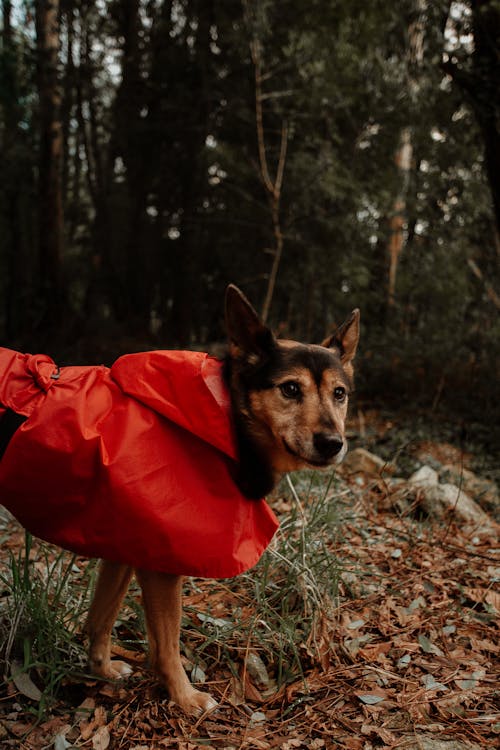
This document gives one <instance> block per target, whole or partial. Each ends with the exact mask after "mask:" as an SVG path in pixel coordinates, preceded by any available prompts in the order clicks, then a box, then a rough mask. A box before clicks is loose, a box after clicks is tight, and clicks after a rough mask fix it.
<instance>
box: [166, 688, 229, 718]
mask: <svg viewBox="0 0 500 750" xmlns="http://www.w3.org/2000/svg"><path fill="white" fill-rule="evenodd" d="M171 697H172V700H173V701H174V703H176V704H177V705H178V706H180V708H182V710H183V711H184V712H185V713H187V714H189V716H193V717H194V718H197V719H198V718H200V716H203V715H204V714H208V713H210V712H211V711H214V710H215V709H216V708H217V706H218V705H219V704H218V703H217V701H216V700H215V699H214V698H212V696H211V695H210V693H202V692H201V691H200V690H195V689H194V688H192V689H191V690H190V691H189V692H188V693H185V694H183V695H178V696H175V697H174V696H171Z"/></svg>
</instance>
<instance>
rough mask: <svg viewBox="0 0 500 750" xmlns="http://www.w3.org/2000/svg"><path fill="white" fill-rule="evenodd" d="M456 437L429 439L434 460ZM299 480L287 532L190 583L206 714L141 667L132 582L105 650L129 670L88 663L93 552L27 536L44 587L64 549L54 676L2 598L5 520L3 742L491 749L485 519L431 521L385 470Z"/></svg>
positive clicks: (285, 492)
mask: <svg viewBox="0 0 500 750" xmlns="http://www.w3.org/2000/svg"><path fill="white" fill-rule="evenodd" d="M450 450H451V452H452V453H453V450H454V449H453V447H452V446H450V447H449V448H448V449H447V446H443V445H437V444H433V443H427V444H426V451H427V453H428V454H429V453H430V454H432V453H434V456H435V457H436V461H439V460H441V461H442V460H443V458H442V455H441V454H442V453H443V451H444V452H447V454H448V455H447V459H449V453H450ZM455 450H456V449H455ZM455 458H457V456H455ZM459 458H463V457H459ZM292 482H293V483H291V482H290V481H285V482H283V483H282V486H281V487H280V488H279V490H278V492H277V493H276V496H275V497H274V498H273V500H272V502H273V505H274V507H275V510H276V511H277V513H278V514H279V515H280V517H281V520H282V526H283V530H282V531H281V532H280V533H279V535H278V537H277V539H276V541H275V542H274V544H273V547H272V549H271V550H270V551H269V553H268V554H266V556H265V558H264V559H263V560H262V561H261V563H260V564H259V566H258V568H257V569H255V570H254V571H251V572H250V573H249V574H247V575H244V576H240V577H239V578H236V579H233V580H231V581H218V582H215V581H203V580H198V579H197V580H188V581H187V582H186V592H185V600H184V604H185V616H184V629H183V658H184V662H185V667H186V669H187V670H188V672H189V673H190V674H191V678H192V679H193V680H194V681H199V682H201V683H203V685H202V688H203V689H207V690H209V691H210V692H211V693H212V695H214V697H216V698H217V700H218V701H219V704H220V708H219V709H218V711H216V712H214V713H213V714H211V715H209V716H208V717H204V718H203V719H202V720H199V721H195V720H193V719H190V718H188V717H186V716H184V715H183V714H182V712H181V711H180V710H179V709H177V708H176V707H175V706H174V705H173V704H171V703H170V702H169V700H168V698H167V697H166V695H165V693H164V692H163V691H162V689H161V688H160V687H159V686H158V685H157V683H156V681H155V679H154V678H153V677H152V676H151V675H150V673H149V672H148V669H147V663H146V658H145V654H144V648H145V643H144V635H143V633H144V624H143V621H142V615H141V610H140V606H139V598H140V594H139V592H138V591H137V590H135V589H132V591H131V594H130V596H129V598H128V606H127V607H126V608H125V610H124V612H123V613H122V614H121V619H120V620H119V621H118V622H117V626H116V638H115V644H116V645H115V649H114V650H115V653H116V655H118V656H119V657H120V658H123V657H125V658H126V659H128V661H129V662H130V664H131V665H132V667H133V670H134V671H133V675H132V677H131V678H130V679H129V680H128V681H127V682H126V683H123V684H110V683H104V682H99V681H97V680H93V679H91V678H90V677H88V675H86V674H85V663H84V655H83V654H84V651H83V648H84V639H83V636H82V634H81V626H82V625H83V620H84V612H83V609H84V607H85V606H87V603H88V596H87V591H88V588H89V580H91V579H92V577H93V575H94V572H95V565H94V563H92V562H91V563H87V561H85V560H83V559H81V558H72V557H71V556H69V555H65V556H64V557H63V558H61V556H60V555H59V552H58V550H55V549H51V548H47V546H46V545H40V544H38V543H37V542H34V543H33V546H32V548H31V549H30V551H29V552H30V560H31V562H30V565H29V568H26V570H29V573H30V575H34V576H35V578H36V574H37V572H38V574H39V576H40V577H41V580H42V582H43V581H45V584H44V592H43V595H46V592H47V591H48V590H49V589H50V586H49V585H48V584H47V575H48V574H47V570H51V571H52V575H53V577H54V578H56V579H57V581H58V582H59V581H60V580H61V578H62V575H63V574H62V573H61V572H57V575H56V574H54V571H55V570H56V563H57V564H58V565H61V566H63V567H61V568H60V570H61V571H69V574H68V580H67V582H66V583H67V586H66V585H65V587H64V592H69V593H68V597H76V598H75V601H74V602H73V601H71V602H69V604H68V601H66V602H65V601H63V589H62V588H60V589H57V590H58V594H57V597H58V598H57V601H56V602H54V600H53V598H52V599H51V597H50V596H49V600H48V601H47V606H48V608H49V609H50V608H52V610H54V608H56V609H57V608H58V609H60V610H61V611H62V614H60V615H58V616H59V620H62V622H63V627H65V628H66V630H67V632H69V633H70V636H68V641H69V643H70V648H68V646H67V644H66V645H65V647H64V648H65V649H66V650H67V651H68V655H67V657H66V656H63V657H62V662H61V663H59V665H58V666H57V669H58V670H59V673H58V675H59V676H58V681H56V680H55V678H54V672H55V671H57V669H56V667H54V666H53V665H52V664H47V657H44V658H43V659H40V657H39V656H38V660H37V649H40V644H39V643H37V639H38V641H40V640H41V636H40V634H39V633H38V632H37V631H36V627H37V626H36V624H35V625H33V623H32V624H31V626H30V622H29V618H28V620H27V622H24V624H23V619H24V620H26V609H27V606H26V603H25V602H24V603H23V602H22V601H21V602H18V604H17V607H16V606H14V607H13V604H12V598H13V594H12V582H9V575H11V570H12V566H13V563H12V562H11V561H9V555H14V558H15V556H16V555H18V553H19V550H22V549H23V545H24V532H23V531H22V530H21V529H20V528H19V526H18V525H17V524H16V523H15V522H14V521H13V520H12V519H7V518H6V519H5V520H3V521H2V527H1V529H0V536H1V539H2V551H1V560H0V562H1V563H2V569H1V570H2V580H3V586H2V588H3V597H2V599H1V601H2V610H1V613H0V615H1V618H2V620H1V622H2V630H1V631H0V632H1V635H2V640H4V648H3V649H2V652H3V655H4V656H7V657H8V661H9V664H8V665H7V664H6V663H4V670H3V671H4V673H5V680H4V682H3V687H2V694H1V695H0V747H2V748H4V747H5V748H9V747H13V748H20V750H38V748H50V747H54V748H55V749H56V750H66V749H67V748H71V747H85V748H92V749H94V750H105V748H107V747H110V748H127V749H129V750H132V749H134V750H150V749H151V750H153V749H154V748H164V747H172V748H179V749H180V750H188V749H191V748H198V747H213V748H230V747H234V748H257V749H259V748H262V749H263V750H264V749H265V748H283V750H290V749H291V748H310V750H315V749H320V748H336V747H338V748H349V749H352V750H358V749H359V750H370V749H371V748H377V747H383V748H407V749H408V750H410V749H412V748H424V750H465V748H479V747H481V748H482V747H497V746H498V744H499V741H500V713H499V711H498V696H499V675H498V664H499V660H498V652H499V648H500V647H499V639H498V622H499V621H498V614H499V611H500V602H499V594H498V580H499V577H500V565H499V557H498V552H499V550H498V547H499V544H498V536H497V534H496V532H495V525H494V523H493V522H492V524H491V526H490V527H488V529H486V530H485V529H481V530H478V529H474V528H471V527H470V526H468V527H466V528H464V525H463V524H461V523H457V519H455V518H454V517H453V514H449V516H448V517H446V518H441V519H434V520H433V519H431V518H429V517H428V516H427V515H426V514H425V513H424V512H422V510H421V508H420V506H419V504H418V496H417V497H415V496H411V497H409V498H408V497H407V498H406V500H405V502H404V503H402V502H401V492H402V487H403V489H405V487H406V485H404V483H403V485H402V484H401V483H400V484H399V485H397V486H396V488H395V486H394V485H393V484H392V482H389V481H388V480H387V479H385V478H384V477H383V476H381V475H380V474H379V475H378V476H374V475H373V474H372V475H369V474H366V473H363V472H359V471H358V472H355V473H351V474H349V472H344V473H343V474H342V475H340V476H336V477H335V478H333V479H332V478H327V477H324V476H322V477H319V478H318V476H317V475H316V476H314V477H310V476H309V475H307V474H304V475H298V476H297V477H295V478H292ZM408 494H411V493H407V495H408ZM417 495H418V493H417ZM22 565H23V563H22V562H20V563H19V565H18V568H19V567H22ZM51 565H52V568H51V567H50V566H51ZM64 566H65V567H64ZM15 567H16V566H15V564H14V568H15ZM57 570H58V571H59V568H58V569H57ZM20 577H21V578H22V576H20ZM18 583H19V582H18ZM19 585H21V583H19ZM57 585H59V584H57ZM21 588H22V587H21ZM75 592H77V593H76V594H75ZM32 593H33V592H32ZM34 594H35V600H36V597H37V596H38V595H39V594H38V592H37V591H36V590H35V592H34ZM17 597H18V599H21V600H22V599H23V595H22V593H21V594H19V591H18V592H17ZM77 601H78V603H77ZM82 601H83V609H82ZM57 614H58V613H57V612H56V615H57ZM16 618H17V622H14V621H13V620H15V619H16ZM30 628H31V630H30ZM50 628H51V630H53V629H54V628H55V626H54V625H50ZM14 635H15V637H13V636H14ZM50 648H51V649H52V651H53V650H54V648H55V647H54V646H53V645H51V644H50V643H49V649H50ZM63 650H64V649H63ZM65 658H67V659H68V660H70V661H71V667H70V662H69V661H64V659H65ZM51 670H52V671H51ZM51 680H52V683H53V686H54V690H52V692H53V693H55V697H52V698H50V697H47V696H48V693H49V692H50V691H47V684H48V683H50V681H51ZM40 691H42V693H41V692H40Z"/></svg>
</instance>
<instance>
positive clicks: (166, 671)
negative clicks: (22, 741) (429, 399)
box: [86, 285, 359, 715]
mask: <svg viewBox="0 0 500 750" xmlns="http://www.w3.org/2000/svg"><path fill="white" fill-rule="evenodd" d="M226 325H227V332H228V336H229V341H230V344H229V350H228V355H227V360H226V368H225V377H226V380H227V384H228V386H229V390H230V394H231V401H232V410H233V417H234V423H235V425H236V434H237V440H238V449H239V458H240V463H239V469H238V476H237V478H236V481H237V483H238V485H239V487H240V489H241V491H242V492H243V493H244V495H246V496H247V497H249V498H260V497H262V496H263V495H264V494H266V493H267V492H269V491H270V490H271V489H272V488H273V487H274V485H275V484H276V482H277V481H278V479H279V478H280V476H281V475H282V474H283V473H285V472H289V471H294V470H296V469H303V468H327V467H329V466H332V465H334V464H337V463H339V462H340V461H341V460H342V458H343V457H344V455H345V453H346V450H347V444H346V439H345V419H346V414H347V404H348V399H349V393H350V391H351V389H352V378H353V366H352V360H353V358H354V355H355V353H356V347H357V344H358V339H359V311H358V310H354V311H353V312H352V313H351V315H350V316H349V317H348V319H347V320H346V321H345V323H344V324H343V325H342V326H341V327H340V328H339V329H338V330H337V331H336V332H335V333H334V334H333V335H332V336H330V337H329V338H327V339H326V340H325V341H324V342H323V343H322V344H321V345H314V344H301V343H298V342H297V341H289V340H280V339H276V338H275V337H274V335H273V333H272V332H271V330H270V329H269V328H267V327H266V326H265V325H264V324H263V323H262V322H261V321H260V320H259V317H258V315H257V313H256V312H255V310H254V309H253V307H252V306H251V305H250V303H249V302H248V300H247V299H246V298H245V297H244V295H243V294H242V293H241V292H240V291H239V290H238V289H237V288H236V287H235V286H232V285H231V286H229V287H228V290H227V294H226ZM134 572H135V574H136V576H137V579H138V581H139V583H140V586H141V589H142V594H143V605H144V610H145V614H146V621H147V629H148V639H149V648H150V659H151V664H152V666H153V668H154V669H155V671H156V673H157V675H158V677H159V679H160V681H161V683H162V684H163V685H164V686H165V687H166V689H167V690H168V692H169V695H170V698H171V699H172V700H173V701H174V702H175V703H177V704H178V705H179V706H181V707H182V708H183V709H184V710H185V711H186V712H188V713H190V714H194V715H197V714H201V713H203V712H205V711H209V710H211V709H213V708H214V707H215V706H216V705H217V703H216V701H215V700H214V699H213V698H212V697H211V696H210V695H209V694H208V693H204V692H200V691H199V690H196V689H195V688H194V687H193V686H192V685H191V684H190V682H189V679H188V677H187V675H186V672H185V671H184V668H183V666H182V662H181V656H180V649H179V639H180V624H181V607H182V604H181V593H182V578H181V577H180V576H172V575H168V574H166V573H156V572H151V571H146V570H141V569H136V570H135V571H134V570H133V569H132V568H130V567H128V566H127V565H121V564H118V563H112V562H107V561H103V562H102V564H101V568H100V573H99V578H98V581H97V586H96V590H95V594H94V599H93V601H92V605H91V608H90V613H89V617H88V621H87V625H86V631H87V633H88V636H89V639H90V665H91V668H92V670H93V672H94V673H96V674H98V675H100V676H102V677H105V678H111V679H116V678H119V677H123V676H126V675H127V674H128V673H129V672H130V668H129V666H128V665H127V664H126V663H125V662H121V661H115V660H111V632H112V628H113V624H114V622H115V619H116V616H117V613H118V610H119V607H120V604H121V602H122V599H123V597H124V595H125V593H126V591H127V587H128V584H129V581H130V579H131V577H132V575H133V573H134Z"/></svg>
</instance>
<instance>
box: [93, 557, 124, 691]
mask: <svg viewBox="0 0 500 750" xmlns="http://www.w3.org/2000/svg"><path fill="white" fill-rule="evenodd" d="M132 572H133V571H132V568H129V567H128V565H121V564H120V563H113V562H109V560H101V567H100V569H99V576H98V579H97V583H96V587H95V591H94V597H93V599H92V604H91V605H90V610H89V615H88V618H87V623H86V625H85V631H86V633H87V635H88V636H89V640H90V648H89V662H90V668H91V670H92V672H93V673H94V674H97V675H99V676H100V677H105V678H106V679H108V680H109V679H111V680H116V679H119V678H120V677H127V676H128V675H129V674H130V673H131V672H132V670H131V668H130V666H129V665H128V664H127V663H126V662H124V661H118V660H111V631H112V630H113V625H114V622H115V620H116V616H117V614H118V610H119V609H120V605H121V603H122V600H123V597H124V596H125V594H126V593H127V588H128V584H129V582H130V579H131V577H132Z"/></svg>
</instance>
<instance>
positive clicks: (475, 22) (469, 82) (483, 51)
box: [442, 0, 500, 234]
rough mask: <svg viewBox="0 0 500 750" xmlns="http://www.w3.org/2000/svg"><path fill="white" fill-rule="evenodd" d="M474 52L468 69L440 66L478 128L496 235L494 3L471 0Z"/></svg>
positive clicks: (499, 13) (499, 62) (497, 16)
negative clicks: (470, 109) (468, 109)
mask: <svg viewBox="0 0 500 750" xmlns="http://www.w3.org/2000/svg"><path fill="white" fill-rule="evenodd" d="M471 8H472V31H473V35H474V51H473V53H472V58H471V63H472V64H471V67H470V69H466V68H464V67H462V66H459V65H458V64H457V63H456V62H453V61H452V60H449V59H448V60H446V61H445V62H444V63H443V65H442V67H443V70H445V72H446V73H448V74H449V75H450V76H451V77H452V78H453V81H454V82H455V83H456V84H457V86H458V87H459V88H460V89H461V90H462V93H463V94H464V95H465V98H467V99H468V101H469V102H470V104H471V106H472V109H473V112H474V115H475V117H476V120H477V123H478V125H479V127H480V129H481V134H482V137H483V144H484V164H485V170H486V176H487V179H488V183H489V186H490V190H491V197H492V203H493V210H494V215H495V222H496V231H497V234H500V133H499V132H498V131H499V125H498V123H499V122H500V55H499V54H498V50H499V48H500V8H499V5H498V2H497V0H471Z"/></svg>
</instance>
